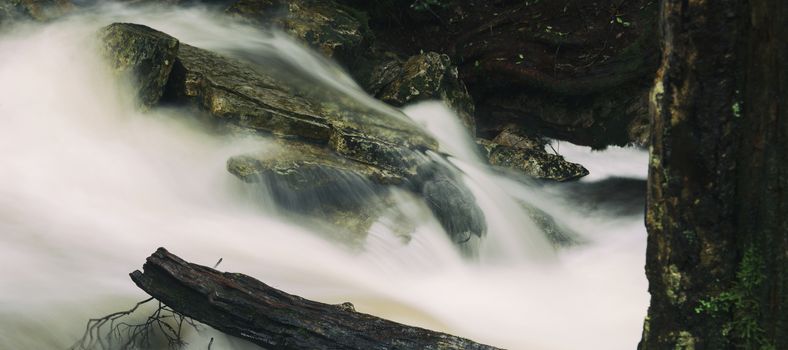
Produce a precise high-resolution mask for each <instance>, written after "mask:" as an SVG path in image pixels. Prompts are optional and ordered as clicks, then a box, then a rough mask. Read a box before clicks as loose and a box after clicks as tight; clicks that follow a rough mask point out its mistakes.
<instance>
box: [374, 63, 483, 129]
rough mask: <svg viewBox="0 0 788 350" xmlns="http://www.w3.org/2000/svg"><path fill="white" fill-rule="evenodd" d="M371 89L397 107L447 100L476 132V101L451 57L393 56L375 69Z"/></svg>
mask: <svg viewBox="0 0 788 350" xmlns="http://www.w3.org/2000/svg"><path fill="white" fill-rule="evenodd" d="M367 86H368V89H369V91H370V92H371V93H372V94H373V95H375V96H376V97H377V98H379V99H380V100H382V101H384V102H386V103H389V104H391V105H394V106H403V105H405V104H408V103H412V102H418V101H425V100H443V101H444V102H445V103H446V104H447V105H448V106H449V107H451V108H452V109H454V110H455V111H456V112H457V114H458V116H459V117H460V120H461V121H462V123H463V124H464V125H465V126H466V128H468V130H470V131H471V133H474V132H475V128H476V123H475V121H474V118H473V113H474V109H475V107H474V104H473V100H472V99H471V96H470V95H469V94H468V89H467V88H466V87H465V83H463V82H462V80H460V78H459V76H458V73H457V67H455V66H453V65H452V64H451V59H450V58H449V56H447V55H441V54H438V53H436V52H427V53H424V54H419V55H415V56H412V57H410V58H409V59H408V60H407V61H405V62H401V61H399V60H398V59H396V58H395V57H389V58H388V59H385V60H382V62H381V63H380V64H379V65H378V66H376V67H375V68H374V69H373V70H372V73H371V75H370V78H369V82H368V83H367Z"/></svg>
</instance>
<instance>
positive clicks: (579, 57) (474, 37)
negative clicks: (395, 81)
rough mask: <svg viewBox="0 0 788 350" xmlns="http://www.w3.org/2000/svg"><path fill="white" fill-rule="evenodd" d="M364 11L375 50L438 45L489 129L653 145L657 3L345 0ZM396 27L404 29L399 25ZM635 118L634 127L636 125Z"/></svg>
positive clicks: (486, 132) (481, 127) (410, 50)
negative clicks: (419, 5) (416, 6)
mask: <svg viewBox="0 0 788 350" xmlns="http://www.w3.org/2000/svg"><path fill="white" fill-rule="evenodd" d="M341 1H344V2H346V3H348V4H351V5H352V6H355V7H358V8H360V9H364V10H365V11H367V13H368V14H369V21H368V23H369V25H370V28H371V29H372V30H373V32H374V33H375V37H376V43H375V44H376V46H378V47H383V48H385V49H386V50H387V51H393V52H397V53H398V54H399V55H401V56H405V57H408V56H411V55H417V54H418V53H419V52H420V51H421V50H423V51H424V52H429V51H434V52H440V53H446V54H448V55H449V56H450V57H451V59H452V61H453V62H455V64H456V65H457V66H458V69H459V76H460V78H461V79H462V81H464V82H465V84H467V86H468V89H469V90H470V94H471V96H472V97H473V101H474V102H475V104H476V112H475V114H474V116H475V119H476V124H477V131H478V132H479V134H480V135H483V136H491V135H494V134H495V133H497V132H498V131H500V130H501V128H502V127H503V126H505V125H507V124H510V123H516V124H517V125H519V126H521V127H524V128H528V129H530V130H534V131H538V132H539V133H541V134H542V135H544V136H548V137H551V138H556V139H562V140H569V141H570V142H573V143H576V144H582V145H587V146H592V147H595V148H604V147H605V146H607V145H611V144H617V145H623V144H628V143H636V144H643V143H644V141H646V137H645V136H644V135H647V130H646V129H647V128H646V124H645V123H642V122H637V121H636V120H641V121H642V120H647V119H648V101H647V99H645V98H642V97H643V96H647V95H648V91H649V89H650V86H651V84H652V82H653V74H654V72H655V71H656V68H657V66H658V61H659V47H660V46H659V43H658V40H657V39H658V36H657V33H658V29H657V23H656V22H657V17H658V16H657V13H658V6H657V4H658V2H655V1H651V0H633V1H626V2H621V1H617V0H601V1H579V0H578V1H576V0H572V1H564V2H556V1H530V2H523V1H514V0H501V1H483V0H466V1H440V2H439V4H440V5H434V6H430V11H414V10H413V8H411V7H410V5H411V4H413V2H412V1H384V2H369V1H361V0H341ZM393 28H396V29H393ZM633 123H634V124H633Z"/></svg>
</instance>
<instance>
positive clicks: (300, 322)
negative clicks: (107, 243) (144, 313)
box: [130, 248, 497, 350]
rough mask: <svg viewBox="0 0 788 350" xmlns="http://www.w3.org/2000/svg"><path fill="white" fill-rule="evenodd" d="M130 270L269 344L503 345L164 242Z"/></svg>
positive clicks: (199, 317)
mask: <svg viewBox="0 0 788 350" xmlns="http://www.w3.org/2000/svg"><path fill="white" fill-rule="evenodd" d="M130 275H131V279H132V280H133V281H134V283H136V284H137V286H138V287H140V288H142V289H143V290H144V291H145V292H147V293H148V294H150V295H151V296H152V297H154V298H156V299H158V300H159V301H161V302H162V303H164V304H165V305H167V306H169V307H170V308H172V309H173V310H175V311H176V312H178V313H180V314H182V315H184V316H187V317H190V318H192V319H194V320H196V321H199V322H202V323H204V324H207V325H210V326H211V327H213V328H216V329H217V330H220V331H222V332H224V333H226V334H229V335H232V336H236V337H239V338H242V339H245V340H247V341H250V342H252V343H254V344H257V345H260V346H261V347H263V348H266V349H268V348H275V349H363V350H372V349H485V350H487V349H497V348H495V347H492V346H488V345H482V344H479V343H476V342H473V341H471V340H468V339H464V338H460V337H456V336H453V335H449V334H445V333H440V332H434V331H430V330H427V329H423V328H418V327H412V326H407V325H404V324H400V323H396V322H393V321H389V320H385V319H382V318H379V317H375V316H372V315H368V314H364V313H360V312H356V311H355V310H354V309H353V308H352V306H351V305H349V304H342V305H331V304H324V303H320V302H316V301H311V300H307V299H304V298H301V297H299V296H295V295H291V294H288V293H285V292H283V291H280V290H278V289H275V288H273V287H270V286H268V285H266V284H265V283H263V282H260V281H258V280H256V279H254V278H252V277H249V276H246V275H243V274H240V273H230V272H220V271H217V270H215V269H212V268H209V267H206V266H201V265H197V264H192V263H189V262H187V261H184V260H183V259H181V258H179V257H177V256H175V255H174V254H172V253H170V252H168V251H167V250H166V249H164V248H159V249H158V250H156V252H155V253H153V254H152V255H151V256H150V257H148V259H147V260H146V262H145V265H143V271H139V270H137V271H134V272H132V273H131V274H130Z"/></svg>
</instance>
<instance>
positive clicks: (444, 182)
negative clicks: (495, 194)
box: [416, 162, 487, 243]
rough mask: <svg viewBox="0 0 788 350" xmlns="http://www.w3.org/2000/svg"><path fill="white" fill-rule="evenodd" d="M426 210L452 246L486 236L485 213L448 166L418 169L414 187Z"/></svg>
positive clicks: (425, 166)
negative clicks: (475, 237) (437, 223)
mask: <svg viewBox="0 0 788 350" xmlns="http://www.w3.org/2000/svg"><path fill="white" fill-rule="evenodd" d="M416 186H417V188H418V192H420V193H421V195H422V197H423V198H424V200H425V202H426V203H427V206H428V207H429V208H430V210H431V211H432V213H433V214H434V215H435V217H436V218H437V219H438V221H439V222H440V223H441V226H443V229H444V230H446V233H448V234H449V236H450V237H451V239H452V240H453V241H454V242H455V243H464V242H467V241H468V240H469V239H471V236H474V235H475V236H478V237H482V236H484V235H485V234H486V232H487V222H486V221H485V220H486V219H485V216H484V212H482V210H481V208H479V206H478V205H477V204H476V198H475V197H474V196H473V193H471V191H470V190H469V189H468V188H467V187H465V185H464V184H463V183H462V180H461V179H459V178H458V177H457V176H456V175H455V174H454V172H453V171H452V170H451V168H448V165H444V164H440V163H434V162H431V163H425V164H423V165H422V166H420V167H419V175H418V180H417V184H416Z"/></svg>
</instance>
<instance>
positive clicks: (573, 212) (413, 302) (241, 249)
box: [0, 4, 648, 349]
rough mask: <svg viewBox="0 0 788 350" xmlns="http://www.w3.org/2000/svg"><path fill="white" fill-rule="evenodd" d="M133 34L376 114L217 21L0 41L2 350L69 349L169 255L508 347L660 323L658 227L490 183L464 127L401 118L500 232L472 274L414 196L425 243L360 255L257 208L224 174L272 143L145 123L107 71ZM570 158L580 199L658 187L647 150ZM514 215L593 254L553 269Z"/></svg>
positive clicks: (284, 54)
mask: <svg viewBox="0 0 788 350" xmlns="http://www.w3.org/2000/svg"><path fill="white" fill-rule="evenodd" d="M118 21H127V22H135V23H140V24H146V25H149V26H151V27H153V28H156V29H158V30H161V31H163V32H166V33H168V34H171V35H173V36H175V37H177V38H179V39H180V40H181V41H183V42H185V43H188V44H191V45H195V46H198V47H202V48H206V49H210V50H214V51H217V52H221V53H224V54H227V55H235V56H238V57H244V58H247V59H251V60H255V59H256V58H259V57H268V58H271V57H274V58H277V59H278V60H279V61H280V62H282V64H286V65H289V67H291V69H293V71H294V72H295V73H294V74H298V75H299V76H300V77H301V79H304V77H306V78H308V79H310V81H315V82H319V83H321V84H324V85H325V86H326V88H327V89H335V90H336V91H339V92H341V93H345V94H349V95H351V96H354V97H356V98H357V99H359V100H362V101H366V102H365V103H368V104H376V103H377V102H375V101H374V100H373V99H371V98H370V97H368V96H366V95H365V94H363V93H362V92H360V90H359V89H358V88H357V87H356V86H355V84H354V83H353V82H352V80H351V79H350V78H349V77H348V76H347V75H346V74H344V73H343V72H342V70H341V69H340V68H338V67H337V66H336V65H334V64H332V63H331V62H327V61H324V60H323V59H321V58H320V57H319V56H317V55H316V54H314V53H312V52H310V51H309V50H307V49H305V48H303V47H301V46H300V45H298V44H296V43H294V42H292V41H290V40H289V39H287V37H286V36H285V35H283V34H281V33H276V32H262V31H260V30H258V29H255V28H252V27H248V26H244V25H242V24H238V23H235V22H232V21H231V20H229V19H226V18H220V17H218V16H216V15H215V14H212V13H211V12H210V11H208V10H206V9H201V8H190V9H162V8H141V9H140V8H135V9H130V8H127V7H124V6H122V5H118V4H110V5H105V6H101V7H98V8H95V9H92V11H89V13H87V12H86V13H82V14H77V15H72V16H70V17H67V18H64V19H61V20H58V21H56V22H52V23H48V24H45V25H41V24H32V23H22V24H16V25H14V26H13V27H10V28H4V29H3V31H2V32H1V33H0V159H2V169H0V348H2V349H64V348H67V347H69V346H70V345H71V344H73V343H74V341H76V340H77V338H79V337H80V336H81V335H82V332H83V329H84V325H85V322H86V321H87V319H88V318H91V317H96V316H101V315H105V314H108V313H110V312H113V311H117V310H122V309H127V308H129V307H131V306H132V305H133V304H134V303H135V302H136V301H139V300H142V299H145V298H146V295H145V294H144V293H143V292H142V291H140V290H138V289H137V288H136V287H135V286H134V285H133V283H131V281H130V280H129V278H128V273H129V272H131V271H133V270H135V269H138V268H140V266H141V265H142V263H143V261H144V259H145V257H147V256H148V255H149V254H150V253H152V252H153V251H154V250H155V249H156V248H157V247H159V246H164V247H167V248H168V249H169V250H170V251H171V252H173V253H175V254H178V255H180V256H181V257H183V258H184V259H187V260H189V261H192V262H196V263H201V264H204V265H211V266H212V265H213V264H214V263H215V262H216V261H217V260H218V259H219V258H222V259H223V262H222V264H221V265H220V267H219V268H220V269H221V270H226V271H235V272H242V273H245V274H248V275H251V276H253V277H255V278H258V279H260V280H262V281H264V282H266V283H268V284H270V285H272V286H274V287H276V288H279V289H282V290H285V291H287V292H290V293H293V294H297V295H301V296H303V297H306V298H310V299H314V300H319V301H323V302H329V303H339V302H344V301H351V302H353V303H354V304H355V306H356V309H357V310H359V311H361V312H365V313H371V314H374V315H378V316H381V317H385V318H389V319H393V320H396V321H400V322H404V323H408V324H413V325H418V326H423V327H427V328H431V329H436V330H441V331H446V332H449V333H453V334H457V335H460V336H463V337H468V338H471V339H474V340H476V341H479V342H482V343H487V344H490V345H495V346H499V347H505V348H510V349H632V348H634V347H635V346H636V344H637V341H638V340H639V338H640V331H641V326H642V321H643V317H644V315H645V312H646V307H647V304H648V294H647V282H646V279H645V276H644V272H643V264H644V255H645V228H644V226H643V217H642V213H639V214H635V215H631V214H625V215H624V214H621V213H620V212H619V211H615V210H611V209H609V208H608V207H604V206H600V207H589V206H585V205H576V204H575V203H574V202H573V200H574V199H575V198H576V197H573V196H572V193H570V191H569V190H568V189H564V188H562V187H561V186H541V185H537V184H532V183H529V182H527V181H524V180H522V179H518V178H517V177H515V176H511V175H506V174H501V173H499V172H496V171H494V170H492V169H490V168H488V167H487V166H485V165H484V164H483V163H482V162H481V160H480V158H479V156H478V155H477V154H476V152H477V151H476V148H475V147H474V146H473V140H472V139H471V138H470V137H469V136H468V135H466V134H465V133H464V131H463V130H462V128H461V126H459V125H460V124H459V122H458V121H457V118H456V117H455V116H454V115H453V114H452V113H451V112H450V111H449V110H448V109H446V108H445V107H444V106H443V105H442V104H441V103H438V102H428V103H422V104H419V105H414V106H410V107H408V108H406V109H405V113H406V114H407V115H408V116H409V117H410V118H411V119H412V120H413V121H414V122H415V123H418V124H420V125H422V126H423V127H424V128H425V129H426V130H427V131H428V132H430V133H431V134H432V135H433V136H434V137H435V138H436V139H437V140H439V142H440V143H441V151H443V152H445V153H447V154H449V155H450V156H449V157H448V161H449V162H450V163H452V164H453V165H454V166H456V167H457V168H458V169H459V170H460V171H461V172H462V174H463V180H464V182H465V183H466V184H467V185H468V187H469V188H470V189H471V191H472V192H473V193H474V195H475V196H476V199H477V202H478V203H479V206H480V207H481V208H482V210H483V211H484V213H485V216H486V218H487V226H488V232H487V235H486V237H485V238H484V239H482V240H479V241H476V242H474V244H477V245H478V256H477V257H476V258H474V259H468V258H467V257H463V254H461V253H460V252H459V251H458V249H457V248H456V247H455V246H454V245H453V244H452V242H450V240H449V239H448V237H447V235H446V234H445V233H444V232H442V228H441V226H440V225H439V224H438V222H437V221H436V220H435V218H433V217H431V215H429V214H428V213H429V211H425V209H424V207H423V206H419V205H418V203H414V201H413V200H412V199H410V198H406V196H403V198H402V200H401V202H400V203H398V205H400V206H402V207H403V208H406V209H407V208H410V212H411V214H412V216H413V217H414V218H415V219H414V220H415V221H416V222H417V225H416V226H415V229H414V232H412V233H411V237H412V238H411V240H410V241H409V242H407V243H404V242H403V241H402V240H401V239H399V238H397V237H396V236H395V235H394V234H392V232H390V230H389V229H388V228H387V226H386V225H374V226H373V227H372V228H371V230H370V233H369V236H368V237H367V239H366V242H365V244H364V245H363V247H362V248H361V249H348V248H347V247H346V246H345V245H342V244H337V243H336V242H332V241H331V240H330V239H326V238H325V237H324V236H323V235H322V234H321V232H320V228H319V227H310V226H309V225H304V224H302V223H299V222H293V220H292V219H291V218H290V217H288V216H283V215H280V213H279V212H278V211H277V210H273V209H271V206H272V205H271V203H268V205H261V203H260V198H253V197H254V196H252V195H250V193H249V192H248V187H247V186H245V185H244V184H242V183H241V181H239V180H237V179H236V178H235V177H234V176H232V175H231V174H229V173H228V172H227V171H226V169H225V162H226V160H227V159H228V158H229V157H231V156H233V155H236V154H239V153H243V152H244V151H248V150H250V149H259V148H260V147H267V145H268V144H269V143H270V141H268V140H266V139H265V138H264V137H262V136H260V137H253V136H248V137H228V136H226V135H221V134H217V133H215V132H213V131H212V130H208V129H206V128H205V127H203V126H201V124H200V123H198V122H197V121H196V120H195V119H194V118H192V116H191V115H190V113H189V112H188V111H186V110H181V109H177V108H157V109H154V110H151V111H148V112H141V111H139V110H137V109H136V108H135V107H134V101H133V100H132V98H131V96H132V94H131V93H130V92H129V89H128V88H127V87H124V86H123V85H122V82H119V81H117V78H115V77H113V75H112V74H110V72H109V71H108V69H107V68H105V65H104V63H103V62H102V60H101V58H100V57H99V56H98V55H97V54H96V42H95V32H96V30H97V29H99V28H101V27H102V26H105V25H107V24H110V23H112V22H118ZM381 108H383V107H381ZM555 146H558V143H556V144H555ZM558 148H560V152H561V153H562V154H563V155H565V156H566V157H567V158H568V160H570V161H574V162H578V163H581V164H583V165H585V166H586V167H587V168H588V169H589V170H590V171H591V175H590V176H589V177H587V178H586V179H584V180H582V181H581V182H580V183H579V184H577V185H583V184H592V182H594V181H600V180H605V179H610V178H614V177H629V178H636V179H640V180H643V179H645V177H646V163H647V155H646V152H645V151H642V150H635V149H622V148H614V147H611V148H610V149H608V150H606V151H604V152H591V151H590V150H588V149H586V148H584V147H579V146H573V145H570V144H567V143H560V146H559V147H558ZM569 188H576V187H569ZM641 199H642V198H641ZM262 201H263V202H266V200H265V198H263V200H262ZM518 201H524V202H527V203H530V204H531V205H534V206H537V207H539V208H540V209H542V210H544V211H545V212H547V213H549V214H551V215H553V216H554V217H555V218H556V219H557V220H559V221H560V222H561V224H562V225H564V226H565V227H568V228H569V229H571V230H572V231H574V232H576V233H577V234H578V235H579V236H580V238H581V239H582V241H583V242H584V243H582V244H580V245H577V246H573V247H567V248H562V249H559V250H555V249H554V248H552V246H551V245H550V244H549V243H548V241H547V239H546V238H545V235H544V233H542V232H541V231H540V230H539V229H538V228H537V226H536V225H535V224H534V223H533V222H531V220H530V219H528V217H527V215H526V214H525V213H524V211H523V210H522V209H521V208H520V206H519V204H518ZM406 211H407V210H406ZM641 212H642V211H641ZM425 213H427V214H425ZM210 337H217V338H216V342H215V343H214V346H213V348H214V349H229V348H244V345H243V344H242V343H241V342H240V341H235V340H232V339H226V338H224V337H221V336H220V335H216V334H213V333H211V332H210V331H206V332H204V333H202V334H196V333H192V334H190V335H189V339H188V341H189V343H190V344H191V345H193V348H205V347H206V346H207V345H206V344H207V343H208V339H210Z"/></svg>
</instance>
